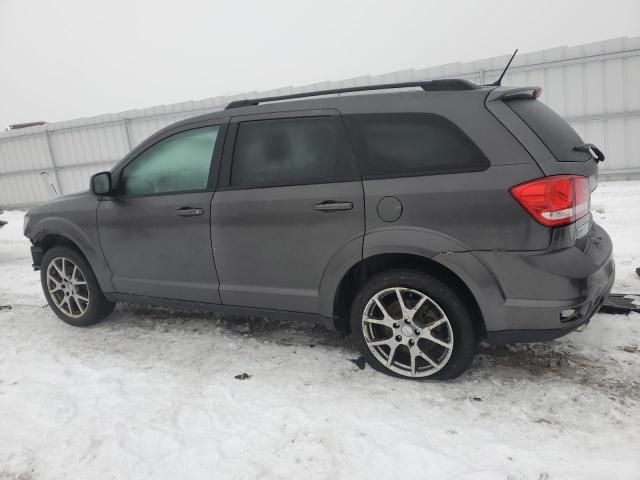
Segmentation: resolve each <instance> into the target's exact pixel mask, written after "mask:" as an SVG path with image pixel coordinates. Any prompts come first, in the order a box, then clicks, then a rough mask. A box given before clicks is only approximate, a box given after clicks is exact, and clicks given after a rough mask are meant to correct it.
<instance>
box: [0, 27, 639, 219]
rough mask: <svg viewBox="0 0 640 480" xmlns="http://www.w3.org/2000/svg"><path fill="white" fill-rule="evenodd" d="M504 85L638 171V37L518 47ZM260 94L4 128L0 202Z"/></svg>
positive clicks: (71, 188) (464, 70) (463, 71)
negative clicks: (532, 92) (529, 93)
mask: <svg viewBox="0 0 640 480" xmlns="http://www.w3.org/2000/svg"><path fill="white" fill-rule="evenodd" d="M507 60H508V56H504V57H495V58H490V59H484V60H479V61H476V62H468V63H454V64H450V65H441V66H437V67H431V68H426V69H420V70H414V69H411V70H402V71H398V72H392V73H387V74H382V75H371V76H364V77H358V78H351V79H347V80H342V81H337V82H323V83H318V84H314V85H306V86H303V87H295V88H293V87H286V88H282V89H278V90H274V91H269V92H260V96H268V95H279V94H285V93H293V92H305V91H312V90H318V89H326V88H340V87H349V86H354V85H368V84H374V83H387V82H406V81H413V80H425V79H433V78H443V77H461V78H467V79H469V80H471V81H473V82H477V83H489V82H492V81H493V80H494V79H495V78H496V77H497V76H498V75H499V73H500V72H501V71H502V69H503V68H504V65H505V64H506V62H507ZM503 84H504V85H538V86H541V87H542V88H543V94H542V97H541V99H542V100H543V101H544V102H546V103H547V104H548V105H550V106H551V107H552V108H553V109H555V110H556V111H557V112H558V113H560V114H561V115H563V116H564V117H565V118H566V119H567V120H568V121H569V122H570V123H571V124H572V125H573V126H574V128H575V129H576V130H577V131H578V132H579V133H580V134H581V135H582V137H583V138H584V139H585V140H587V141H589V142H592V143H595V144H597V145H598V146H600V147H601V149H602V150H603V151H604V152H605V154H606V156H607V161H606V162H605V163H604V164H603V166H602V168H601V172H602V173H603V174H609V175H617V176H622V177H623V178H624V177H628V176H631V175H637V174H640V88H639V87H640V37H634V38H618V39H612V40H607V41H603V42H598V43H594V44H589V45H580V46H576V47H559V48H554V49H550V50H542V51H539V52H532V53H527V54H522V55H519V56H518V57H516V59H515V61H514V63H513V65H512V67H511V69H510V72H509V73H508V74H507V76H506V77H505V79H504V82H503ZM257 95H258V92H250V93H246V94H242V95H236V96H233V97H216V98H209V99H206V100H201V101H192V102H184V103H178V104H174V105H161V106H157V107H151V108H147V109H143V110H131V111H127V112H121V113H116V114H107V115H100V116H97V117H92V118H82V119H77V120H70V121H67V122H59V123H52V124H49V125H46V126H45V127H32V128H28V129H24V130H16V131H11V132H0V206H4V207H11V206H13V207H16V206H25V205H31V204H34V203H37V202H41V201H44V200H47V199H49V198H52V197H53V196H54V195H55V194H54V193H53V190H54V189H55V190H56V191H57V192H59V193H62V194H67V193H73V192H76V191H80V190H84V189H86V188H87V185H88V179H89V176H90V175H91V174H92V173H95V172H97V171H100V170H105V169H109V168H110V167H111V166H112V165H113V164H114V163H116V162H117V161H118V160H120V158H121V157H122V156H124V154H125V153H126V152H128V151H129V150H130V149H131V147H133V146H135V145H136V144H138V143H139V142H141V141H142V140H144V139H145V138H146V137H148V136H149V135H151V134H152V133H153V132H155V131H157V130H159V129H160V128H162V127H164V126H166V125H169V124H171V123H173V122H176V121H178V120H181V119H183V118H187V117H189V116H193V115H197V114H200V113H204V112H208V111H215V110H221V109H223V108H224V106H225V105H226V104H227V103H229V102H230V101H232V100H238V99H241V98H251V97H255V96H257ZM51 185H52V186H53V188H51Z"/></svg>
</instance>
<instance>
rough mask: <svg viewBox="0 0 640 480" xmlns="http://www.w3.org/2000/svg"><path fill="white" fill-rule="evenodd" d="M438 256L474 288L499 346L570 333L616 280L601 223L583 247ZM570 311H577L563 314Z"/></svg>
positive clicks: (490, 338)
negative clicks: (567, 316) (567, 314)
mask: <svg viewBox="0 0 640 480" xmlns="http://www.w3.org/2000/svg"><path fill="white" fill-rule="evenodd" d="M575 243H576V242H575V241H574V242H572V243H570V244H575ZM435 260H437V261H439V262H440V263H442V264H443V265H445V266H446V267H448V268H449V269H451V270H452V271H453V272H454V273H456V274H457V275H458V276H459V277H460V278H461V279H462V280H463V281H464V282H465V283H466V285H467V286H468V287H469V289H470V290H471V292H472V294H473V295H474V297H475V299H476V301H477V302H478V306H479V308H480V311H481V313H482V316H483V320H484V326H485V332H484V333H485V336H486V339H487V341H489V342H490V343H495V344H504V343H518V342H535V341H546V340H551V339H554V338H558V337H561V336H563V335H566V334H567V333H570V332H571V331H573V330H575V329H576V328H578V327H580V326H582V325H584V324H586V323H588V322H589V320H590V319H591V317H592V316H593V315H594V314H595V313H596V312H597V311H598V309H599V308H600V306H601V305H602V303H603V302H604V300H605V299H606V298H607V296H608V295H609V292H610V291H611V287H612V286H613V282H614V279H615V264H614V261H613V246H612V243H611V239H610V238H609V235H607V232H605V231H604V230H603V229H602V228H601V227H600V226H598V225H597V224H595V223H594V224H593V225H592V227H591V229H590V230H589V232H588V234H587V235H586V236H585V237H584V238H582V239H581V240H580V242H579V246H578V245H577V244H575V245H573V246H569V247H566V248H559V247H556V248H554V249H553V250H545V251H532V252H499V251H492V252H460V253H448V254H440V255H438V256H437V257H435ZM568 309H573V310H575V313H574V314H573V315H572V316H570V317H569V318H563V317H562V315H561V314H562V312H563V310H568ZM565 314H566V313H565Z"/></svg>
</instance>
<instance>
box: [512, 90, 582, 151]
mask: <svg viewBox="0 0 640 480" xmlns="http://www.w3.org/2000/svg"><path fill="white" fill-rule="evenodd" d="M505 103H506V104H507V106H509V108H511V110H513V111H514V112H515V113H516V115H518V116H519V117H520V118H521V119H522V120H523V121H524V122H525V123H526V124H527V125H529V127H530V128H531V130H533V132H534V133H535V134H536V135H537V136H538V138H539V139H540V140H542V142H543V143H544V144H545V145H546V146H547V148H548V149H549V151H550V152H551V153H552V154H553V156H554V157H556V160H558V161H560V162H586V161H587V160H590V159H591V154H590V153H588V152H576V151H574V150H573V147H577V146H580V145H582V144H584V141H583V140H582V138H580V135H578V133H577V132H576V131H575V130H574V129H573V128H572V127H571V125H569V124H568V123H567V121H566V120H565V119H564V118H562V117H561V116H560V115H558V114H557V113H556V112H554V111H553V110H552V109H550V108H549V107H547V106H546V105H545V104H544V103H542V102H541V101H539V100H534V99H517V100H515V99H514V100H506V101H505Z"/></svg>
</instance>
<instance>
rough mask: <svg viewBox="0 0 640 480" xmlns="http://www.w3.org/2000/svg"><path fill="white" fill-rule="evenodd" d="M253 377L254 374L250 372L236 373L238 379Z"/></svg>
mask: <svg viewBox="0 0 640 480" xmlns="http://www.w3.org/2000/svg"><path fill="white" fill-rule="evenodd" d="M251 377H253V375H249V374H248V373H241V374H240V375H236V376H235V377H233V378H235V379H236V380H249V379H250V378H251Z"/></svg>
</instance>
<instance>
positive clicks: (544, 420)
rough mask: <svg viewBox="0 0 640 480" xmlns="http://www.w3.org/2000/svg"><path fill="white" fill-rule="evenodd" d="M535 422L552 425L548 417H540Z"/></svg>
mask: <svg viewBox="0 0 640 480" xmlns="http://www.w3.org/2000/svg"><path fill="white" fill-rule="evenodd" d="M533 423H546V424H547V425H551V423H552V422H550V421H549V420H547V419H546V418H539V419H537V420H534V421H533Z"/></svg>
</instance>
